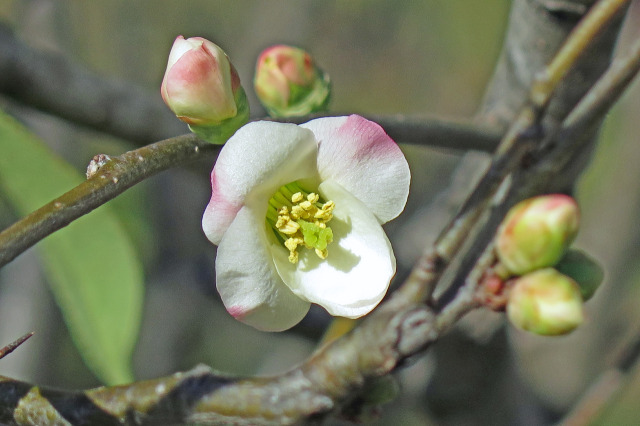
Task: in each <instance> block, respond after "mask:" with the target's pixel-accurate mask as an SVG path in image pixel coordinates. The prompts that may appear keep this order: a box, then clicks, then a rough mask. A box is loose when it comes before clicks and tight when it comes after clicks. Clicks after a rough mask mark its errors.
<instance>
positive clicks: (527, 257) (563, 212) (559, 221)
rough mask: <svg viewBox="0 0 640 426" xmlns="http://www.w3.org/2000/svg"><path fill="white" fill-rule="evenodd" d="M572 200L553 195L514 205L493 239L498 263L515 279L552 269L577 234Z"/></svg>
mask: <svg viewBox="0 0 640 426" xmlns="http://www.w3.org/2000/svg"><path fill="white" fill-rule="evenodd" d="M578 221H579V211H578V205H577V204H576V202H575V200H574V199H573V198H571V197H569V196H567V195H563V194H552V195H544V196H539V197H534V198H530V199H528V200H524V201H522V202H520V203H518V204H516V205H515V206H514V207H513V208H511V210H509V213H508V214H507V216H506V217H505V219H504V221H503V222H502V224H501V225H500V228H499V229H498V233H497V236H496V252H497V254H498V258H499V259H500V262H501V263H502V264H503V265H504V266H505V267H506V268H507V269H508V270H509V272H511V273H512V274H514V275H522V274H525V273H527V272H530V271H533V270H535V269H540V268H545V267H547V266H553V265H555V264H556V263H557V262H558V261H559V260H560V259H561V258H562V256H563V255H564V252H565V250H566V249H567V247H568V246H569V245H570V244H571V243H572V242H573V240H574V238H575V236H576V234H577V233H578Z"/></svg>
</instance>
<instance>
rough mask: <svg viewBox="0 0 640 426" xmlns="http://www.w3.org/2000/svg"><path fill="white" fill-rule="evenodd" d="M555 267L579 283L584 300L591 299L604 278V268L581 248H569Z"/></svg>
mask: <svg viewBox="0 0 640 426" xmlns="http://www.w3.org/2000/svg"><path fill="white" fill-rule="evenodd" d="M555 268H556V269H557V270H558V271H559V272H561V273H563V274H564V275H567V276H568V277H571V279H573V280H574V281H575V282H576V283H578V287H580V292H581V293H582V298H583V299H584V300H589V299H591V297H592V296H593V295H594V293H595V292H596V290H597V289H598V287H600V284H602V280H603V279H604V269H602V267H601V266H600V265H599V264H598V263H597V262H596V261H595V260H593V259H592V258H591V257H589V256H588V255H586V254H585V253H584V252H582V251H580V250H569V251H568V252H567V254H565V255H564V257H563V258H562V259H561V260H560V262H559V263H558V264H557V265H556V266H555Z"/></svg>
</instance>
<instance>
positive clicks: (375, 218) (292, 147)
mask: <svg viewBox="0 0 640 426" xmlns="http://www.w3.org/2000/svg"><path fill="white" fill-rule="evenodd" d="M409 181H410V172H409V166H408V165H407V162H406V160H405V158H404V155H403V154H402V152H401V151H400V149H399V148H398V146H397V145H396V143H395V142H394V141H393V140H391V138H389V136H387V134H386V133H385V132H384V131H383V130H382V128H381V127H380V126H378V125H377V124H376V123H373V122H371V121H368V120H365V119H364V118H362V117H359V116H356V115H352V116H349V117H331V118H320V119H317V120H313V121H310V122H308V123H306V124H303V125H300V126H297V125H295V124H285V123H275V122H254V123H249V124H247V125H245V126H244V127H242V128H240V129H239V130H238V131H237V132H236V133H235V135H234V136H233V137H231V139H229V141H228V142H227V143H226V145H225V146H224V147H223V149H222V151H221V152H220V155H219V157H218V160H217V162H216V165H215V167H214V168H213V171H212V173H211V185H212V195H211V201H210V202H209V205H208V206H207V208H206V210H205V212H204V216H203V219H202V226H203V229H204V231H205V234H206V235H207V237H208V238H209V240H211V242H213V243H214V244H216V245H218V253H217V259H216V285H217V288H218V292H219V293H220V295H221V297H222V301H223V302H224V304H225V306H226V308H227V310H228V311H229V313H231V315H233V316H234V317H235V318H236V319H238V320H240V321H242V322H245V323H247V324H250V325H252V326H254V327H256V328H258V329H261V330H269V331H279V330H285V329H287V328H290V327H292V326H294V325H295V324H297V323H298V322H299V321H300V320H301V319H302V318H303V317H304V316H305V314H306V313H307V311H308V309H309V306H310V303H317V304H319V305H321V306H323V307H324V308H325V309H326V310H327V311H328V312H329V313H330V314H332V315H336V316H343V317H348V318H357V317H360V316H362V315H365V314H367V313H369V312H370V311H371V310H372V309H373V308H374V307H375V306H376V305H377V304H378V303H379V302H380V301H381V300H382V298H383V297H384V295H385V293H386V291H387V288H388V286H389V282H390V280H391V278H392V277H393V275H394V274H395V269H396V264H395V257H394V255H393V250H392V248H391V245H390V243H389V240H388V239H387V237H386V235H385V233H384V231H383V230H382V227H381V224H383V223H385V222H387V221H389V220H391V219H393V218H395V217H396V216H397V215H399V214H400V213H401V212H402V210H403V209H404V205H405V203H406V200H407V196H408V194H409ZM296 192H298V193H297V194H296ZM292 198H293V201H292V200H291V199H292ZM283 205H285V206H287V209H284V210H283V209H282V206H283ZM305 209H306V210H305ZM323 209H324V210H323ZM308 212H310V213H311V217H308V216H309V215H308ZM305 215H307V216H305ZM314 216H315V218H314ZM298 228H299V229H298ZM327 229H330V230H327ZM302 231H304V232H302ZM285 244H286V246H285ZM305 246H306V247H305ZM307 247H308V248H307Z"/></svg>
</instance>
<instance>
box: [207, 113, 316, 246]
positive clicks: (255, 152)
mask: <svg viewBox="0 0 640 426" xmlns="http://www.w3.org/2000/svg"><path fill="white" fill-rule="evenodd" d="M316 153H317V143H316V141H315V139H314V137H313V133H311V132H310V131H309V130H307V129H303V128H301V127H300V126H296V125H295V124H286V123H274V122H269V121H259V122H253V123H249V124H247V125H245V126H243V127H241V128H240V129H238V131H237V132H236V133H235V134H234V135H233V136H232V137H231V138H230V139H229V140H228V141H227V143H226V144H225V146H224V148H223V149H222V151H221V152H220V155H219V156H218V160H217V161H216V165H215V167H214V168H213V171H212V172H211V187H212V191H211V200H210V201H209V205H208V206H207V208H206V210H205V212H204V216H203V217H202V228H203V229H204V232H205V234H206V235H207V237H208V238H209V240H211V242H212V243H214V244H219V243H220V241H221V240H222V236H223V235H224V233H225V231H226V230H227V228H228V227H229V225H230V224H231V222H232V221H233V218H234V217H235V215H236V213H237V212H238V211H239V210H240V208H241V207H242V205H243V204H244V202H245V199H246V197H247V195H249V194H250V193H251V194H255V195H256V196H262V197H264V202H265V208H266V204H267V202H268V200H269V198H270V197H271V196H272V195H273V193H274V192H275V191H276V190H277V189H278V188H279V187H281V186H282V185H284V184H287V183H289V182H292V181H295V180H298V179H305V178H311V177H314V176H316V175H317V169H316Z"/></svg>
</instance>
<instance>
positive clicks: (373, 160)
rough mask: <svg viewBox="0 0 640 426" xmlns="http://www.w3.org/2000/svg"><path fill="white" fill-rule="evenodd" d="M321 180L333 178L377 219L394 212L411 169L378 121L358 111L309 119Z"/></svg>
mask: <svg viewBox="0 0 640 426" xmlns="http://www.w3.org/2000/svg"><path fill="white" fill-rule="evenodd" d="M301 127H304V128H307V129H310V130H311V131H312V132H313V133H314V135H315V137H316V139H317V140H318V143H319V148H318V171H319V173H320V179H321V180H323V181H324V180H328V179H333V180H335V181H336V182H338V183H340V185H342V186H343V187H344V188H345V189H346V190H347V191H349V192H350V193H352V194H353V195H355V196H356V197H358V198H359V199H360V200H361V201H362V202H363V203H364V204H366V205H367V207H368V208H369V209H370V210H372V211H373V213H374V214H375V215H376V217H377V218H378V220H379V221H380V223H385V222H388V221H389V220H391V219H393V218H395V217H396V216H398V215H399V214H400V213H401V212H402V210H403V209H404V206H405V204H406V201H407V197H408V195H409V182H410V180H411V173H410V171H409V165H408V164H407V160H406V159H405V158H404V155H403V154H402V151H400V148H399V147H398V145H397V144H396V143H395V142H394V141H393V140H392V139H391V138H390V137H389V136H388V135H387V134H386V133H385V132H384V130H383V129H382V127H380V126H379V125H378V124H376V123H374V122H372V121H369V120H366V119H364V118H362V117H360V116H358V115H350V116H348V117H327V118H319V119H316V120H312V121H310V122H308V123H305V124H302V125H301Z"/></svg>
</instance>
